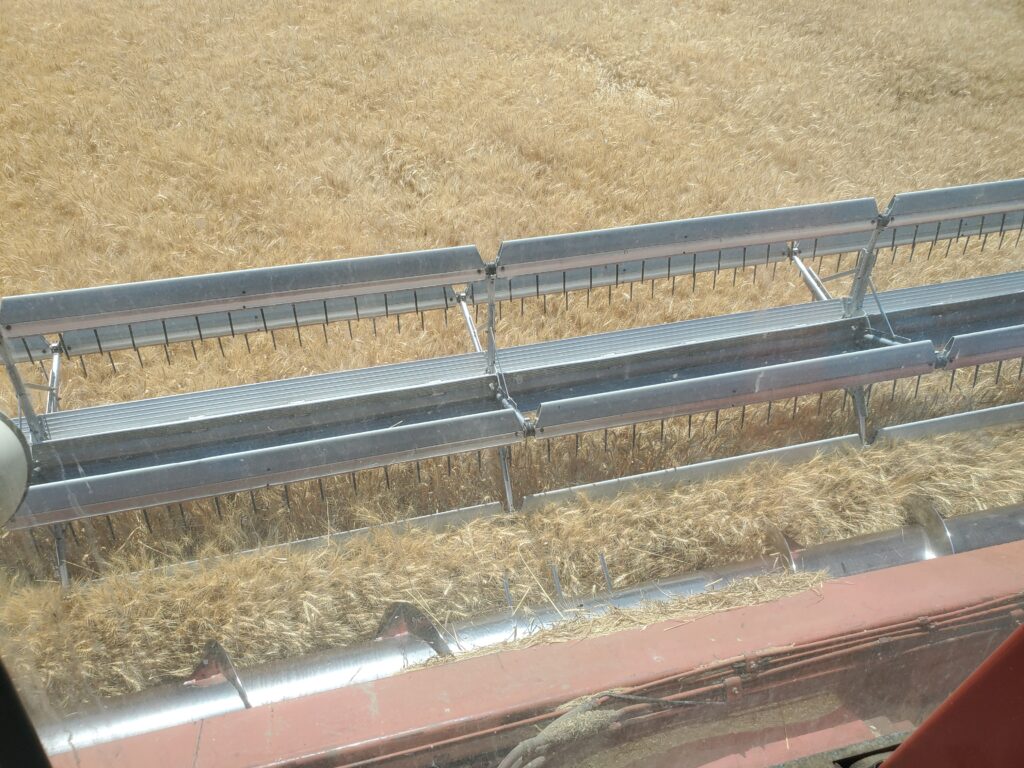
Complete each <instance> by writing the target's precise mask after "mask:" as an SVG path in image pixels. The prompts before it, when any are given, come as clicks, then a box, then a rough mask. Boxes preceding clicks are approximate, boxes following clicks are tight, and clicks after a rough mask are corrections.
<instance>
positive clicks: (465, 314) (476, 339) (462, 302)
mask: <svg viewBox="0 0 1024 768" xmlns="http://www.w3.org/2000/svg"><path fill="white" fill-rule="evenodd" d="M455 298H456V300H457V301H458V303H459V309H460V310H461V311H462V318H463V319H464V320H465V321H466V330H467V331H469V338H470V341H472V342H473V349H474V350H475V351H477V352H483V351H484V348H483V347H482V346H480V336H479V335H477V332H476V323H474V322H473V318H472V317H471V316H470V314H469V308H468V307H467V306H466V294H464V293H460V294H459V295H458V296H456V297H455Z"/></svg>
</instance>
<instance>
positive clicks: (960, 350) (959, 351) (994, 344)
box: [942, 325, 1024, 370]
mask: <svg viewBox="0 0 1024 768" xmlns="http://www.w3.org/2000/svg"><path fill="white" fill-rule="evenodd" d="M942 354H943V358H944V359H945V361H946V368H948V369H950V370H955V369H957V368H966V367H970V366H972V365H983V364H985V363H993V362H996V361H997V360H1010V359H1012V358H1015V357H1022V356H1024V325H1013V326H1010V327H1008V328H995V329H993V330H990V331H979V332H977V333H965V334H960V335H958V336H954V337H953V338H952V339H950V340H949V343H948V344H947V345H946V348H945V349H944V350H943V353H942Z"/></svg>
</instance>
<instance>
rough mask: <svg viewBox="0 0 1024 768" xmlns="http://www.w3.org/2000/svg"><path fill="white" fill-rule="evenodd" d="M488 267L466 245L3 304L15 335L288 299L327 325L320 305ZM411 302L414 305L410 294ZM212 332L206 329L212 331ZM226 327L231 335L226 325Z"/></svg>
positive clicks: (141, 338)
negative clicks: (306, 309) (304, 304)
mask: <svg viewBox="0 0 1024 768" xmlns="http://www.w3.org/2000/svg"><path fill="white" fill-rule="evenodd" d="M483 266H484V265H483V261H482V260H481V258H480V253H479V251H477V249H476V247H475V246H460V247H456V248H441V249H437V250H433V251H415V252H409V253H398V254H389V255H386V256H369V257H360V258H351V259H338V260H334V261H325V262H319V263H314V264H294V265H288V266H281V267H267V268H262V269H248V270H240V271H236V272H222V273H215V274H208V275H197V276H192V277H180V278H170V279H166V280H153V281H149V282H142V283H130V284H124V285H112V286H104V287H100V288H85V289H79V290H73V291H59V292H55V293H40V294H33V295H28V296H11V297H7V298H5V299H4V300H3V302H2V303H0V325H2V326H3V327H4V328H5V329H6V332H7V334H8V335H9V336H10V337H22V336H30V335H33V334H53V333H57V332H68V331H75V330H90V332H91V331H92V329H96V328H105V327H110V326H123V325H126V324H135V323H144V322H150V321H160V320H167V319H170V318H181V317H188V318H193V316H195V315H204V314H206V315H209V314H211V313H227V312H231V311H235V310H246V311H250V310H252V309H253V308H260V307H273V306H279V305H289V306H286V307H283V308H282V314H283V315H284V316H285V320H286V322H287V325H289V326H294V325H295V322H296V320H297V317H296V316H295V312H296V310H295V309H294V308H293V307H292V306H290V305H292V304H296V303H307V304H308V305H309V308H310V310H311V311H312V312H313V313H314V314H315V315H316V322H317V323H322V322H323V314H322V309H321V306H320V305H321V304H322V302H324V301H326V300H331V299H338V298H350V297H363V296H368V295H374V296H379V297H380V302H381V303H382V304H383V303H384V301H385V296H386V294H388V293H390V292H393V291H411V290H416V289H421V288H430V287H437V286H449V285H455V284H459V283H470V282H473V281H474V280H476V279H478V278H479V277H480V276H481V275H482V274H483ZM407 303H408V304H410V305H411V304H413V303H414V301H413V297H412V295H411V294H410V296H409V300H408V302H407ZM391 304H395V302H391ZM391 311H398V307H397V306H393V307H391ZM407 311H415V307H412V306H410V307H407ZM191 322H192V323H193V325H195V320H194V319H191ZM223 325H224V326H227V317H226V316H224V317H223ZM199 330H204V329H201V328H200V329H197V331H199ZM210 330H211V329H205V332H204V335H207V336H212V335H214V334H213V333H210ZM220 330H221V333H220V334H219V335H226V334H224V333H223V331H224V330H226V328H221V329H220ZM236 330H237V324H236ZM135 336H136V341H137V342H138V343H146V341H147V340H148V335H147V333H145V332H143V333H141V334H140V333H136V334H135ZM196 337H197V338H198V332H197V335H196Z"/></svg>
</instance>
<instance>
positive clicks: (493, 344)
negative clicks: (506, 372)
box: [487, 264, 498, 373]
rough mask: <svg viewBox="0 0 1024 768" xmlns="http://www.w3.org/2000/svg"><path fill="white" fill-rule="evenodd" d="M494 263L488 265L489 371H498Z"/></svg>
mask: <svg viewBox="0 0 1024 768" xmlns="http://www.w3.org/2000/svg"><path fill="white" fill-rule="evenodd" d="M495 300H496V299H495V293H494V265H493V264H488V265H487V373H496V372H497V366H498V362H497V361H498V342H497V339H495V337H494V323H495Z"/></svg>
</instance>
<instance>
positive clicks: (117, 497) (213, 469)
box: [7, 409, 523, 530]
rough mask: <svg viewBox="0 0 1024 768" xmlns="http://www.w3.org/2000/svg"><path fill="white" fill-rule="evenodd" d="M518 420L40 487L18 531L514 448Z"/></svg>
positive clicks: (449, 423)
mask: <svg viewBox="0 0 1024 768" xmlns="http://www.w3.org/2000/svg"><path fill="white" fill-rule="evenodd" d="M522 439H523V435H522V431H521V429H520V426H519V422H518V420H517V419H516V418H515V415H514V414H512V413H511V412H509V411H507V410H505V409H500V410H495V411H491V412H487V413H480V414H474V415H472V416H459V417H453V418H446V419H439V420H437V421H430V422H426V423H422V424H413V425H408V426H404V425H403V426H396V427H394V428H392V429H383V430H374V431H371V432H366V433H362V434H355V435H343V436H340V437H328V438H321V439H317V440H309V441H304V442H300V443H294V444H285V445H274V446H272V447H268V448H260V449H256V450H251V451H241V452H238V453H232V454H226V455H220V456H210V457H206V458H201V459H195V460H189V461H181V462H177V463H172V464H163V465H159V464H158V465H153V466H145V467H140V468H137V469H129V470H125V471H122V472H111V473H108V474H102V475H93V476H87V477H70V478H68V479H65V480H61V481H57V482H52V483H45V484H41V485H33V486H32V487H31V488H30V489H29V493H28V496H27V497H26V499H25V501H24V503H23V504H22V507H21V509H20V510H19V511H18V513H17V514H16V515H15V516H14V518H13V519H12V520H11V521H10V522H9V523H8V525H7V527H8V528H9V529H12V530H17V529H21V528H31V527H34V526H37V525H43V524H50V523H56V522H66V521H70V520H77V519H80V518H84V517H90V516H94V515H101V514H109V513H111V512H119V511H124V510H131V509H141V508H143V507H153V506H159V505H163V504H169V503H177V502H182V501H191V500H194V499H200V498H205V497H209V496H215V495H221V494H225V493H234V492H238V491H246V490H252V489H256V488H262V487H265V486H268V485H279V484H282V483H293V482H299V481H302V480H314V479H316V478H319V477H328V476H331V475H337V474H344V473H349V472H354V471H357V470H363V469H372V468H374V467H381V466H387V465H390V464H396V463H400V462H404V461H417V460H422V459H428V458H434V457H437V456H447V455H451V454H456V453H464V452H469V451H479V450H485V449H487V448H497V447H500V446H503V445H510V444H512V443H516V442H519V441H521V440H522Z"/></svg>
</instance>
